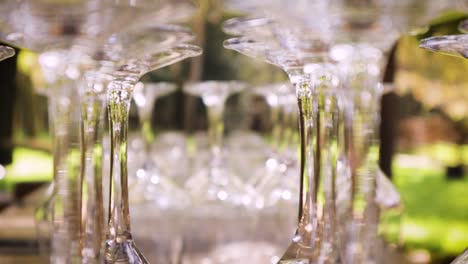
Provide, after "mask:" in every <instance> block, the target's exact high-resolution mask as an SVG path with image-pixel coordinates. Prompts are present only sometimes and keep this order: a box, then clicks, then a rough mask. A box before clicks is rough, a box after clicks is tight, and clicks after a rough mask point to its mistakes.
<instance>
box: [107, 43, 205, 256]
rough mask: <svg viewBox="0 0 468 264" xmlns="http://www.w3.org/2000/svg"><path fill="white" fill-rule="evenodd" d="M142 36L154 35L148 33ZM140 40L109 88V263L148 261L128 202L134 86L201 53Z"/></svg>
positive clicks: (191, 47)
mask: <svg viewBox="0 0 468 264" xmlns="http://www.w3.org/2000/svg"><path fill="white" fill-rule="evenodd" d="M138 36H140V37H143V38H144V37H145V36H149V37H151V35H145V34H142V35H138ZM124 39H125V38H124ZM137 40H138V38H137V39H135V40H134V41H130V43H138V42H136V41H137ZM139 43H141V44H142V47H140V48H139V49H137V50H128V53H123V54H125V55H126V56H128V57H127V58H129V59H126V62H125V64H123V65H121V66H120V67H119V68H118V70H117V71H115V72H113V74H112V76H113V80H112V81H111V82H110V84H109V86H108V90H107V99H108V110H109V121H110V132H111V178H112V181H111V187H110V190H111V192H110V198H109V207H110V209H109V217H108V219H109V221H108V227H107V235H106V241H105V244H106V246H105V248H106V251H105V252H106V253H105V261H106V263H121V262H126V263H127V262H128V263H147V261H146V259H145V258H144V257H143V255H142V254H141V253H140V252H139V250H138V249H137V248H136V246H135V244H134V242H133V239H132V235H131V231H130V215H129V205H128V183H127V181H128V173H127V126H128V114H129V107H130V101H131V99H132V95H133V91H134V87H135V85H136V83H137V82H138V80H139V79H140V78H141V76H142V75H143V74H145V73H147V72H149V71H153V70H156V69H159V68H161V67H164V66H167V65H170V64H173V63H175V62H177V61H180V60H182V59H185V58H188V57H194V56H197V55H199V54H200V53H201V50H200V49H199V48H198V47H196V46H192V45H187V44H184V45H178V46H175V47H172V48H166V49H157V51H156V52H155V51H154V49H155V47H154V45H148V44H149V43H147V42H144V41H140V42H139ZM156 46H157V45H156ZM125 51H127V50H126V49H125ZM124 58H125V57H124Z"/></svg>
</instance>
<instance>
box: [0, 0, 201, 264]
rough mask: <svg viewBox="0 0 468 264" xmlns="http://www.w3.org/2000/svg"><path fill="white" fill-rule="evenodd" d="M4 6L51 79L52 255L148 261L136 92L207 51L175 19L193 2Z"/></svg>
mask: <svg viewBox="0 0 468 264" xmlns="http://www.w3.org/2000/svg"><path fill="white" fill-rule="evenodd" d="M0 9H1V10H2V18H1V19H0V20H1V23H0V25H1V26H0V37H1V39H2V40H4V41H5V42H7V43H11V44H12V45H17V46H19V47H22V48H28V49H31V50H33V51H36V52H39V53H40V59H39V60H40V63H41V66H42V67H43V71H44V75H45V77H46V80H47V81H48V83H49V89H48V90H50V92H48V96H49V99H50V101H49V105H50V111H49V113H50V119H51V124H52V129H51V130H52V134H53V138H54V151H53V155H54V181H53V187H52V188H51V191H50V195H49V197H48V198H47V199H46V201H45V202H44V204H43V206H41V207H40V208H39V209H38V211H37V214H36V215H37V216H38V218H39V219H38V232H39V237H40V241H41V245H42V246H41V248H42V249H43V250H42V252H43V253H44V258H45V260H46V261H49V262H51V263H103V262H104V263H147V260H146V259H145V257H144V256H143V255H142V253H140V251H139V250H138V249H137V247H136V246H135V244H134V242H133V239H132V234H131V228H130V216H129V204H128V186H127V179H128V173H127V125H128V111H129V106H130V100H131V98H132V93H133V91H134V88H135V85H136V83H137V82H138V80H139V78H140V77H141V76H142V75H143V74H145V73H147V72H150V71H153V70H156V69H159V68H161V67H164V66H167V65H170V64H173V63H175V62H177V61H180V60H182V59H185V58H188V57H193V56H197V55H199V54H200V53H201V50H200V48H198V47H196V46H193V45H190V44H187V43H188V42H190V41H191V40H192V39H193V38H194V37H193V35H192V34H191V33H190V31H188V30H187V29H185V28H182V27H179V26H173V25H170V24H169V23H172V22H178V21H180V20H182V19H184V18H187V17H189V16H190V15H191V14H192V13H193V12H194V10H195V9H194V7H193V6H192V4H191V3H190V1H183V0H182V1H139V2H135V1H112V0H104V1H98V0H79V1H42V0H41V1H35V0H34V1H30V0H7V1H2V3H1V4H0ZM3 50H4V49H3ZM3 50H2V51H3ZM106 106H107V110H108V116H109V127H110V128H109V130H110V139H111V144H110V145H111V157H110V165H109V166H110V176H109V175H104V176H106V177H110V180H109V181H108V183H109V186H105V187H106V188H107V190H108V192H104V191H103V181H102V180H103V179H102V177H103V173H102V161H103V160H102V158H103V148H102V138H103V137H102V136H103V132H104V130H103V128H104V126H103V122H104V121H103V119H104V113H105V111H104V110H105V109H106ZM105 194H109V197H107V198H108V199H106V200H108V201H109V203H108V208H107V212H108V215H107V216H105V215H104V203H103V199H104V198H103V196H104V195H105Z"/></svg>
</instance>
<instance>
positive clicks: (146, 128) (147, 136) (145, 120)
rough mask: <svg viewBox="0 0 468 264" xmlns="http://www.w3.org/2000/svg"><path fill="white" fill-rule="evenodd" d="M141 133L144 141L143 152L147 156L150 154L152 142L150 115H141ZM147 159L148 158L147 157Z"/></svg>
mask: <svg viewBox="0 0 468 264" xmlns="http://www.w3.org/2000/svg"><path fill="white" fill-rule="evenodd" d="M140 123H141V133H142V134H143V139H144V141H145V151H146V154H147V155H149V154H150V152H151V143H152V142H153V140H154V134H153V129H152V128H151V115H149V114H148V115H146V114H142V116H141V117H140ZM148 157H149V156H148Z"/></svg>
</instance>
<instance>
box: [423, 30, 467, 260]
mask: <svg viewBox="0 0 468 264" xmlns="http://www.w3.org/2000/svg"><path fill="white" fill-rule="evenodd" d="M463 24H466V23H465V22H464V23H463ZM463 24H462V26H461V27H462V28H464V26H463ZM420 46H421V47H422V48H424V49H428V50H431V51H435V52H440V53H443V54H448V55H454V56H457V57H462V58H465V59H468V35H452V36H440V37H431V38H427V39H423V40H422V41H421V45H420ZM466 263H468V251H465V252H464V253H463V254H461V255H460V256H459V257H458V258H457V259H455V260H454V261H453V262H452V264H466Z"/></svg>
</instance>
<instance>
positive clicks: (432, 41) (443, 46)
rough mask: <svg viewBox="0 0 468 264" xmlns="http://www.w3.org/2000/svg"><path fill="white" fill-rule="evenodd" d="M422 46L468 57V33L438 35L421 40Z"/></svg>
mask: <svg viewBox="0 0 468 264" xmlns="http://www.w3.org/2000/svg"><path fill="white" fill-rule="evenodd" d="M420 46H421V47H422V48H424V49H428V50H431V51H436V52H441V53H445V54H449V55H454V56H457V57H462V58H465V59H467V58H468V35H452V36H437V37H431V38H427V39H423V40H422V41H421V45H420Z"/></svg>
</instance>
